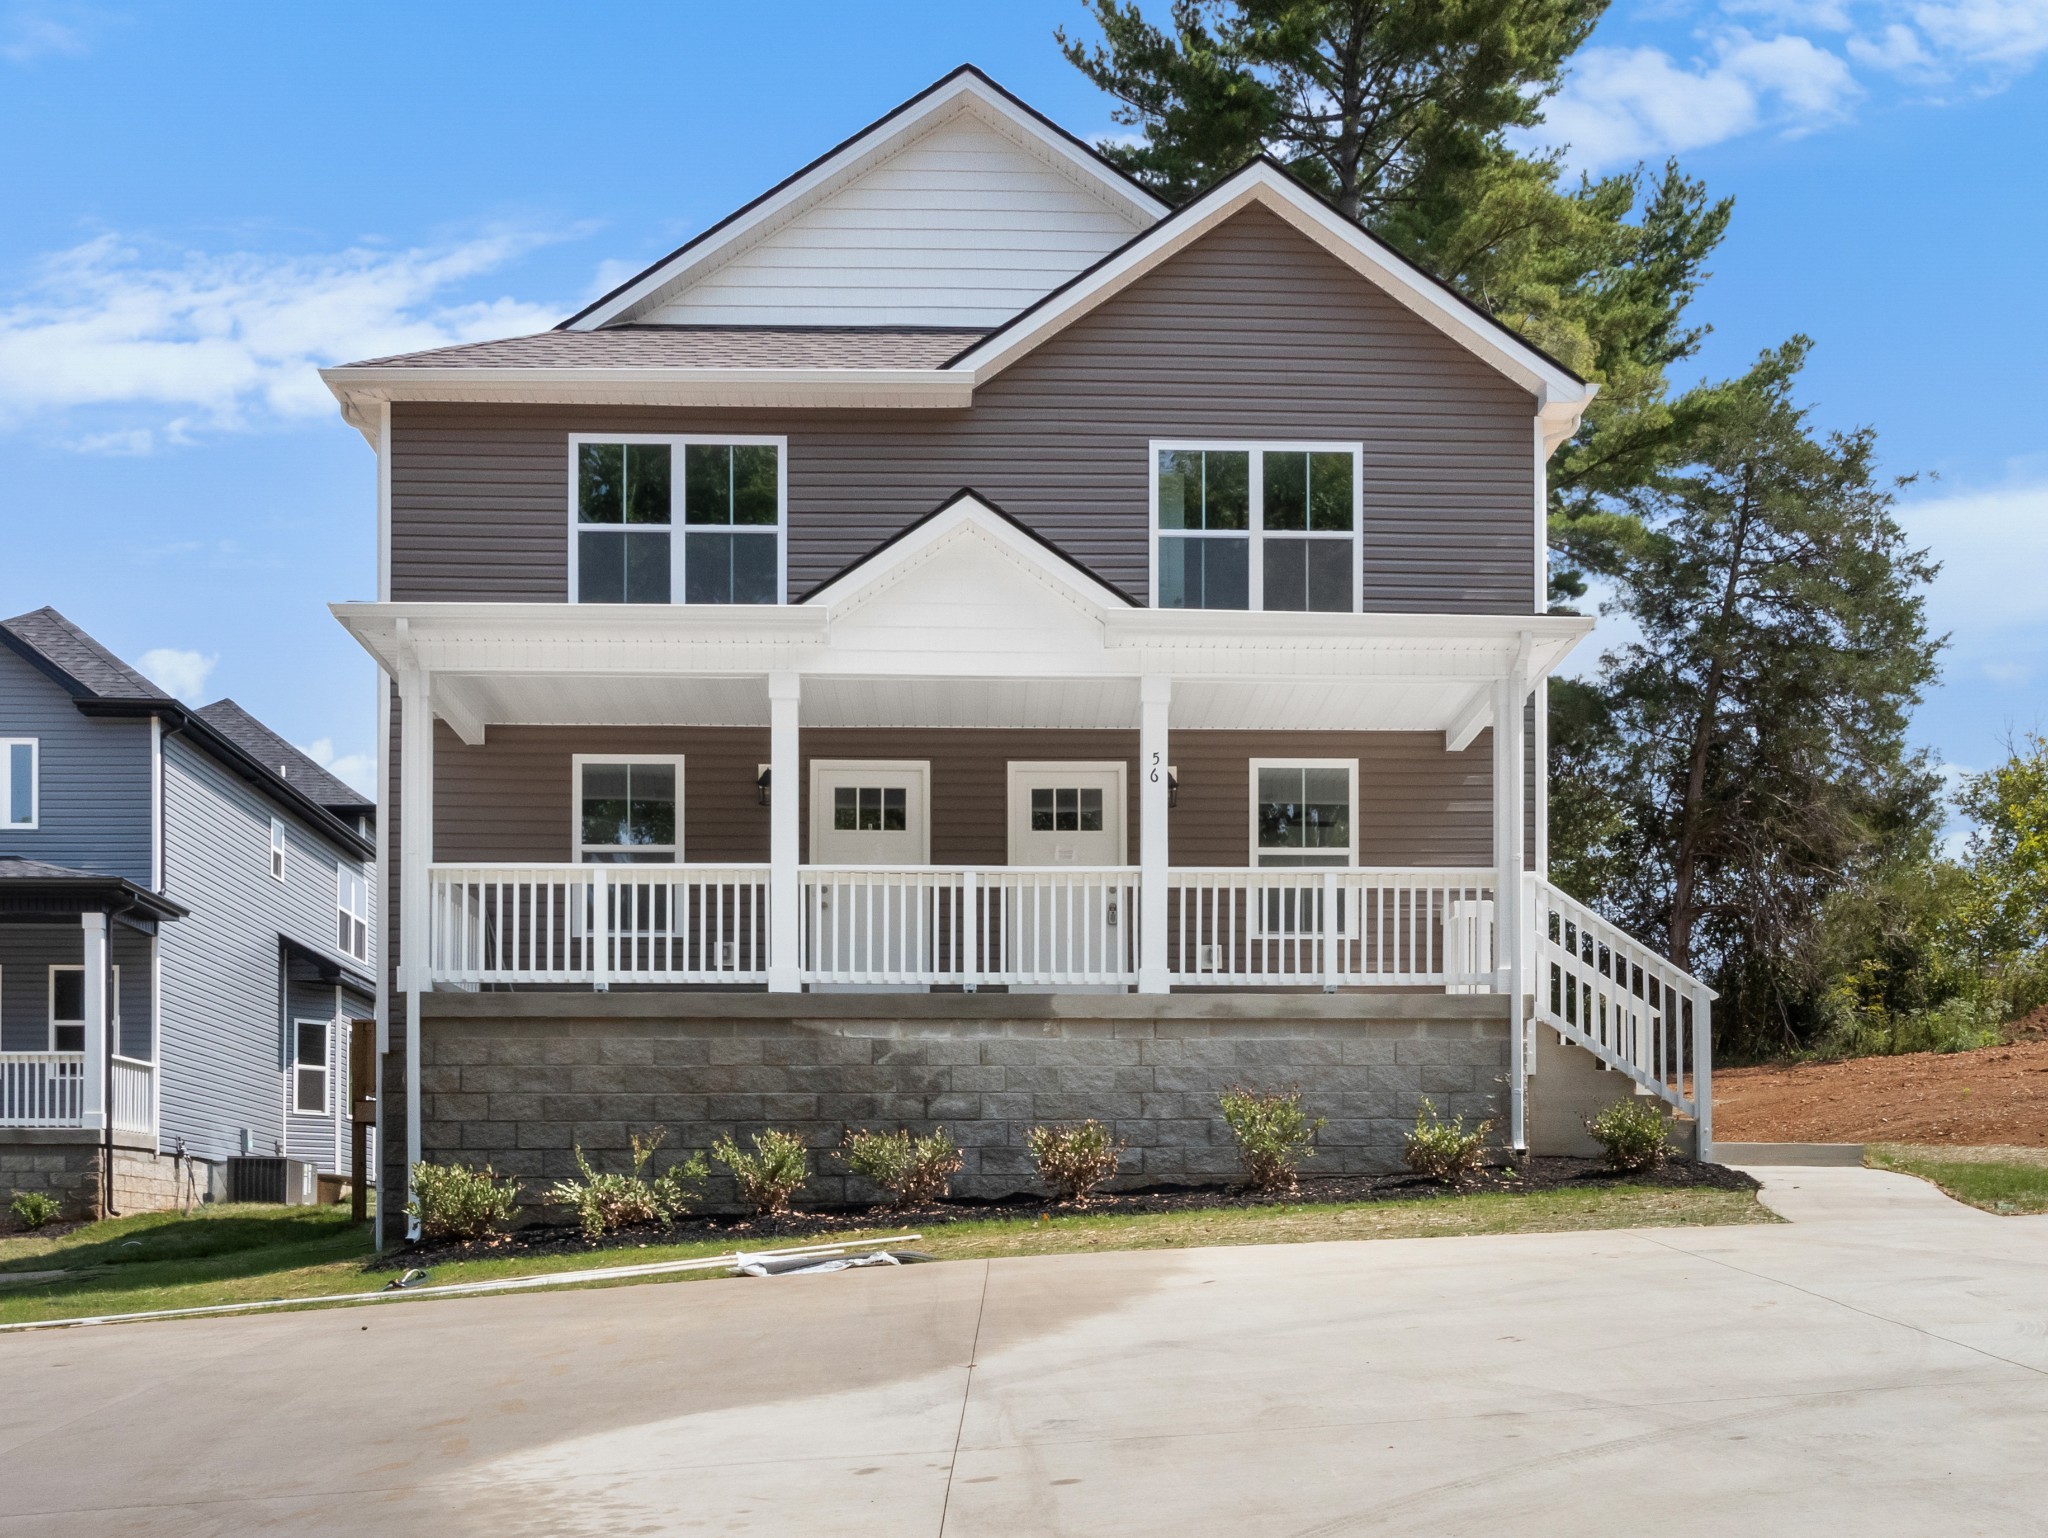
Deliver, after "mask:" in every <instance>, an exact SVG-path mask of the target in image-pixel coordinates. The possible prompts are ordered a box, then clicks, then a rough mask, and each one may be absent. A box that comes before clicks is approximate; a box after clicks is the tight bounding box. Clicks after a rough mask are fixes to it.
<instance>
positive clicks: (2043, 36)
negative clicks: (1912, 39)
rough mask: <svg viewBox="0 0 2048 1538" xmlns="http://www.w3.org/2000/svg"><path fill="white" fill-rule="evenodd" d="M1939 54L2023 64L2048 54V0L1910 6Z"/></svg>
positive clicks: (1936, 1)
mask: <svg viewBox="0 0 2048 1538" xmlns="http://www.w3.org/2000/svg"><path fill="white" fill-rule="evenodd" d="M1905 9H1906V11H1907V14H1908V15H1909V16H1910V18H1911V20H1912V23H1913V25H1914V26H1916V27H1917V28H1918V29H1919V31H1920V35H1921V36H1922V37H1923V38H1925V39H1926V40H1927V43H1928V45H1929V47H1930V51H1931V52H1933V53H1934V54H1935V55H1936V56H1937V57H1938V58H1941V59H1945V60H1949V61H1952V62H1953V63H1955V64H1960V65H1969V64H1976V65H1992V66H1996V67H2003V68H2024V67H2026V66H2027V65H2030V64H2032V63H2033V62H2034V61H2035V60H2036V59H2038V58H2039V57H2040V56H2041V55H2042V54H2043V53H2048V0H1930V3H1921V4H1914V5H1909V6H1907V7H1906V8H1905Z"/></svg>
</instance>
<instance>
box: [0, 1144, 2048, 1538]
mask: <svg viewBox="0 0 2048 1538" xmlns="http://www.w3.org/2000/svg"><path fill="white" fill-rule="evenodd" d="M1760 1173H1763V1174H1764V1175H1765V1177H1766V1179H1767V1182H1768V1199H1769V1200H1770V1201H1771V1203H1772V1204H1773V1205H1774V1206H1775V1207H1777V1208H1778V1209H1779V1210H1780V1211H1782V1212H1783V1213H1785V1214H1786V1215H1787V1216H1788V1217H1790V1218H1792V1219H1793V1222H1792V1223H1791V1224H1790V1225H1788V1226H1784V1227H1770V1228H1762V1227H1758V1228H1746V1229H1666V1230H1655V1231H1640V1232H1632V1233H1606V1234H1600V1233H1596V1234H1578V1235H1558V1236H1528V1237H1515V1238H1486V1239H1429V1240H1404V1241H1384V1242H1376V1243H1361V1244H1318V1245H1296V1246H1283V1247H1273V1248H1258V1249H1221V1250H1202V1251H1193V1252H1181V1253H1174V1254H1120V1255H1102V1256H1087V1257H1062V1258H1051V1259H1042V1260H1012V1261H998V1262H995V1263H993V1264H979V1263H976V1264H966V1263H959V1264H952V1265H939V1266H922V1267H914V1268H906V1269H903V1270H900V1271H870V1272H854V1273H848V1274H844V1275H838V1276H823V1277H794V1278H782V1279H778V1280H772V1281H716V1282H706V1283H697V1284H693V1285H689V1286H648V1287H637V1288H630V1289H622V1290H615V1291H608V1292H600V1293H590V1292H585V1293H558V1294H553V1295H548V1296H538V1295H528V1296H513V1297H503V1298H484V1299H473V1300H465V1301H459V1302H424V1301H423V1302H414V1303H401V1304H395V1305H390V1306H387V1307H384V1308H380V1309H375V1310H360V1309H358V1310H332V1311H327V1312H320V1313H305V1314H290V1315H273V1316H267V1317H260V1318H244V1319H225V1320H207V1321H191V1322H182V1323H169V1324H158V1325H140V1326H119V1327H110V1328H104V1329H95V1330H89V1331H81V1332H66V1333H59V1334H51V1335H29V1336H15V1337H8V1338H0V1468H4V1469H5V1471H6V1473H5V1477H4V1480H0V1534H5V1535H14V1534H22V1535H27V1534H36V1535H38V1538H64V1535H71V1534H92V1535H95V1538H101V1535H109V1534H126V1533H150V1534H159V1533H166V1534H168V1533H175V1534H215V1533H219V1534H247V1533H265V1532H289V1533H323V1534H324V1533H333V1534H376V1535H380V1538H381V1535H402V1534H414V1533H418V1534H430V1533H431V1534H464V1533H476V1534H502V1535H525V1534H533V1535H540V1534H548V1535H556V1534H563V1535H580V1534H599V1533H602V1534H666V1533H717V1534H742V1533H775V1534H785V1533H791V1532H804V1533H815V1534H825V1535H835V1538H836V1535H842V1534H848V1535H851V1534H867V1533H875V1534H892V1535H893V1534H906V1533H908V1534H938V1533H944V1534H949V1535H969V1534H973V1535H1002V1538H1015V1535H1021V1534H1039V1533H1061V1534H1066V1533H1074V1534H1105V1533H1114V1534H1119V1535H1122V1534H1153V1533H1157V1534H1174V1535H1184V1534H1190V1533H1201V1534H1206V1533H1219V1534H1232V1535H1238V1534H1260V1535H1263V1534H1286V1535H1294V1538H1309V1535H1315V1538H1335V1535H1339V1534H1344V1535H1353V1534H1358V1535H1363V1534H1379V1533H1387V1534H1403V1535H1412V1534H1430V1535H1455V1534H1474V1535H1479V1534H1484V1535H1486V1538H1498V1535H1500V1534H1502V1533H1513V1534H1516V1535H1518V1538H1529V1535H1544V1534H1560V1535H1562V1534H1571V1535H1574V1538H1581V1535H1587V1534H1594V1535H1605V1534H1622V1533H1638V1532H1643V1533H1657V1534H1660V1535H1672V1534H1693V1533H1698V1534H1707V1533H1712V1534H1716V1535H1727V1534H1737V1535H1754V1538H1781V1535H1796V1534H1806V1533H1820V1534H1827V1535H1829V1538H1844V1535H1848V1534H1857V1535H1876V1534H1897V1535H1901V1538H1905V1535H1911V1538H1925V1535H1929V1534H1936V1533H1939V1534H1941V1535H1943V1538H1955V1535H1966V1534H2000V1535H2003V1534H2040V1533H2044V1532H2048V1218H1994V1217H1990V1216H1987V1215H1984V1214H1981V1213H1976V1212H1973V1211H1971V1210H1969V1209H1967V1208H1963V1207H1960V1206H1957V1205H1955V1204H1953V1203H1950V1202H1948V1201H1947V1200H1946V1199H1945V1198H1942V1197H1941V1196H1939V1195H1938V1194H1936V1193H1935V1192H1934V1191H1933V1190H1932V1189H1931V1188H1929V1187H1927V1186H1924V1185H1921V1184H1920V1183H1919V1182H1917V1181H1913V1180H1910V1179H1908V1178H1906V1177H1904V1176H1895V1175H1885V1174H1879V1173H1876V1172H1872V1171H1865V1170H1829V1169H1812V1170H1784V1171H1766V1172H1760Z"/></svg>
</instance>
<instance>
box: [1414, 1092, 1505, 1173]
mask: <svg viewBox="0 0 2048 1538" xmlns="http://www.w3.org/2000/svg"><path fill="white" fill-rule="evenodd" d="M1492 1130H1493V1123H1492V1122H1490V1121H1483V1122H1481V1123H1480V1124H1479V1125H1478V1126H1476V1127H1474V1128H1473V1129H1472V1130H1471V1131H1470V1132H1467V1131H1466V1130H1465V1115H1464V1112H1462V1111H1461V1112H1459V1113H1458V1114H1457V1115H1456V1116H1454V1117H1452V1118H1450V1119H1449V1120H1448V1121H1446V1120H1445V1119H1444V1118H1443V1117H1441V1116H1439V1115H1437V1113H1436V1107H1435V1106H1434V1105H1432V1104H1431V1103H1430V1101H1429V1097H1428V1096H1426V1095H1425V1096H1424V1097H1423V1100H1422V1108H1421V1109H1420V1110H1418V1111H1417V1112H1416V1113H1415V1130H1414V1131H1413V1132H1411V1133H1409V1134H1408V1142H1407V1145H1406V1146H1405V1147H1404V1148H1403V1149H1402V1150H1401V1157H1402V1159H1403V1160H1405V1161H1406V1162H1407V1165H1408V1168H1410V1169H1411V1170H1413V1171H1414V1172H1415V1173H1416V1174H1418V1175H1421V1176H1424V1177H1426V1178H1427V1179H1430V1180H1448V1181H1456V1180H1462V1179H1463V1178H1464V1177H1465V1176H1467V1175H1469V1174H1471V1173H1472V1172H1473V1171H1474V1170H1476V1169H1478V1168H1479V1161H1480V1160H1481V1159H1482V1158H1483V1157H1485V1154H1486V1134H1487V1133H1489V1132H1491V1131H1492Z"/></svg>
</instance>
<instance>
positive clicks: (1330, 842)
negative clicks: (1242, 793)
mask: <svg viewBox="0 0 2048 1538" xmlns="http://www.w3.org/2000/svg"><path fill="white" fill-rule="evenodd" d="M1251 790H1252V862H1253V863H1254V864H1255V865H1258V866H1262V867H1266V868H1269V869H1270V868H1274V867H1280V868H1287V867H1294V868H1300V867H1303V866H1333V865H1335V866H1345V865H1355V864H1357V863H1358V818H1357V805H1358V761H1357V760H1356V759H1350V758H1317V759H1297V760H1293V761H1290V762H1281V761H1278V760H1273V759H1253V760H1252V762H1251Z"/></svg>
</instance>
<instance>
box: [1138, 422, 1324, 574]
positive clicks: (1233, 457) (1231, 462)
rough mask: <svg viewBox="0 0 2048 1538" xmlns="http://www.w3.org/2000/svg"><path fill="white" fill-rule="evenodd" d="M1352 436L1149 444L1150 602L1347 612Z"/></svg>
mask: <svg viewBox="0 0 2048 1538" xmlns="http://www.w3.org/2000/svg"><path fill="white" fill-rule="evenodd" d="M1361 457H1362V456H1361V450H1360V447H1359V445H1357V444H1355V443H1348V444H1347V443H1155V444H1153V445H1152V538H1153V562H1152V570H1153V582H1152V603H1153V607H1155V608H1160V609H1270V610H1317V611H1324V612H1331V613H1352V612H1354V611H1356V609H1357V608H1358V591H1359V580H1358V579H1359V570H1360V564H1361V561H1362V557H1363V551H1362V546H1361V545H1360V534H1359V504H1360V498H1361Z"/></svg>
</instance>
